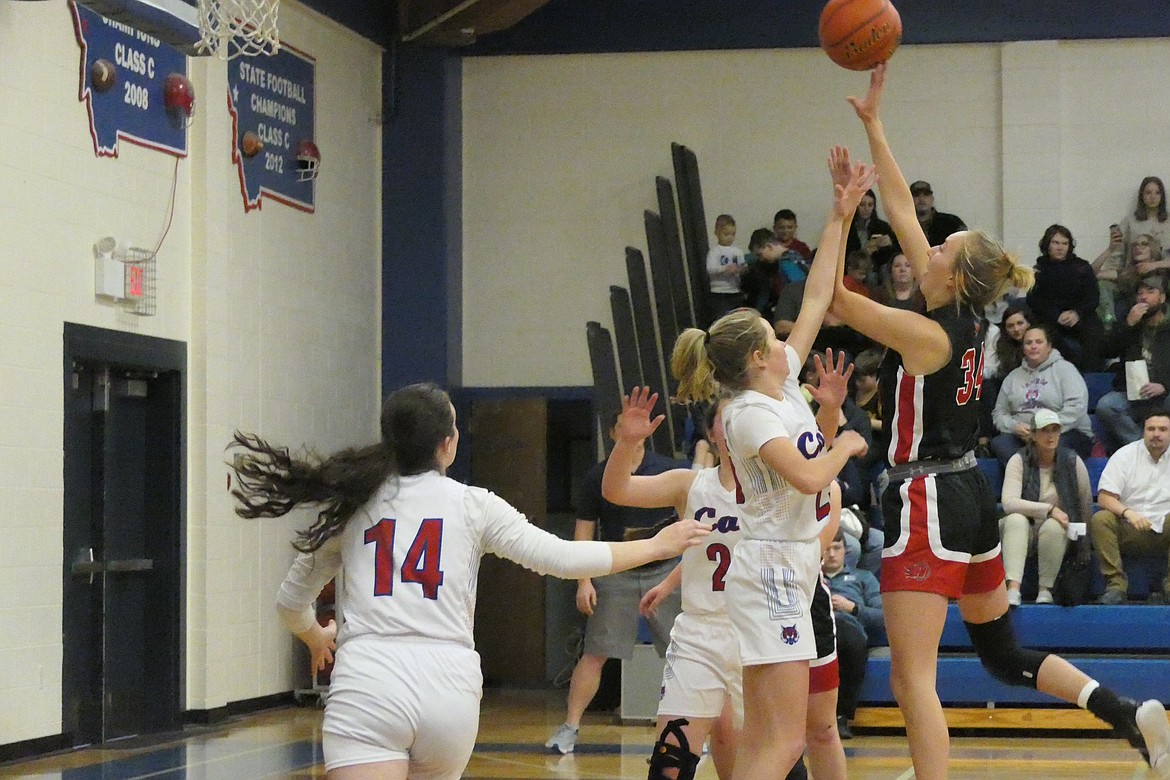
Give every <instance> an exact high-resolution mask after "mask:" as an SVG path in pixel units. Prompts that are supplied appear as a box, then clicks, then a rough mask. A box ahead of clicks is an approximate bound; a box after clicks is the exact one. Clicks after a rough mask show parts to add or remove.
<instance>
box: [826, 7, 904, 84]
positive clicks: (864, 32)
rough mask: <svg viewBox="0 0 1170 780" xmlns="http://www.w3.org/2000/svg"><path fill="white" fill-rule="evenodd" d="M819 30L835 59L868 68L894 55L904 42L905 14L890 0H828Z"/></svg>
mask: <svg viewBox="0 0 1170 780" xmlns="http://www.w3.org/2000/svg"><path fill="white" fill-rule="evenodd" d="M818 32H819V33H820V38H821V48H822V49H824V50H825V54H828V55H829V59H831V60H832V61H833V62H835V63H837V64H838V65H840V66H841V67H842V68H848V69H849V70H869V69H870V68H873V67H876V66H877V65H880V64H881V63H883V62H885V61H886V60H888V59H889V58H890V57H891V56H893V54H894V50H895V49H897V48H898V44H899V43H901V42H902V17H900V16H899V15H898V9H896V8H894V5H893V3H891V2H890V0H829V2H828V3H827V4H826V5H825V9H824V10H823V11H821V23H820V27H819V30H818Z"/></svg>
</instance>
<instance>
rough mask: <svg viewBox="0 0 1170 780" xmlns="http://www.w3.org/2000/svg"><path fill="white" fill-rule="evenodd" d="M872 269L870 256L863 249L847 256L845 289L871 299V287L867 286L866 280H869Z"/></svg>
mask: <svg viewBox="0 0 1170 780" xmlns="http://www.w3.org/2000/svg"><path fill="white" fill-rule="evenodd" d="M872 268H873V264H872V263H871V262H870V260H869V255H867V254H866V253H865V252H864V251H863V250H861V249H858V250H855V251H853V252H850V253H849V254H847V255H845V278H844V284H845V288H846V289H847V290H852V291H853V292H855V293H857V294H858V295H864V296H865V297H866V298H869V297H871V296H870V292H869V285H868V284H866V281H865V280H866V279H868V278H869V272H870V269H872Z"/></svg>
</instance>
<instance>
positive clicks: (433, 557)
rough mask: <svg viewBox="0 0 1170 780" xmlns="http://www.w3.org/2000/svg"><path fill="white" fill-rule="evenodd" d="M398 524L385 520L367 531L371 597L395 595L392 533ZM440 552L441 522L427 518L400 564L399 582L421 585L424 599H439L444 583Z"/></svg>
mask: <svg viewBox="0 0 1170 780" xmlns="http://www.w3.org/2000/svg"><path fill="white" fill-rule="evenodd" d="M397 524H398V521H396V520H395V519H393V518H390V517H384V518H382V519H381V520H379V521H378V524H377V525H375V526H373V527H372V528H367V529H366V536H365V541H366V544H372V545H374V595H375V596H393V595H394V532H395V530H396V526H397ZM442 552H443V519H442V518H441V517H428V518H426V519H425V520H423V521H422V523H421V524H420V525H419V527H418V533H416V534H415V535H414V541H413V542H411V543H410V549H408V550H407V551H406V558H405V560H403V561H402V568H401V570H400V571H399V579H400V580H401V581H402V582H416V583H418V584H419V585H421V586H422V592H423V596H424V597H425V598H428V599H437V598H438V597H439V586H440V585H442V584H443V570H442V569H440V568H439V558H440V556H441V555H442Z"/></svg>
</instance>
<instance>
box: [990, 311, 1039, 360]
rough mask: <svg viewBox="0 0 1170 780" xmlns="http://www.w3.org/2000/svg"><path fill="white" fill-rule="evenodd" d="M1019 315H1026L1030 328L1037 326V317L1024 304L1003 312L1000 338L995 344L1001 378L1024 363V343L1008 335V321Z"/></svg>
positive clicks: (1000, 323) (1000, 322)
mask: <svg viewBox="0 0 1170 780" xmlns="http://www.w3.org/2000/svg"><path fill="white" fill-rule="evenodd" d="M1017 314H1022V315H1024V319H1026V320H1027V321H1028V327H1029V328H1031V327H1032V326H1033V325H1035V324H1036V317H1035V315H1033V314H1032V310H1031V309H1029V308H1028V307H1027V306H1025V305H1024V304H1022V303H1013V304H1012V305H1011V306H1008V307H1007V308H1006V309H1004V310H1003V319H1001V320H1000V321H999V338H998V339H996V342H995V359H996V360H997V361H999V371H1000V376H1007V374H1008V372H1009V371H1011V370H1012V369H1015V368H1019V367H1020V363H1023V362H1024V343H1023V341H1016V340H1015V339H1013V338H1012V337H1011V336H1009V335H1008V334H1007V328H1006V327H1005V325H1006V323H1007V321H1008V320H1009V319H1011V318H1012V317H1014V316H1015V315H1017Z"/></svg>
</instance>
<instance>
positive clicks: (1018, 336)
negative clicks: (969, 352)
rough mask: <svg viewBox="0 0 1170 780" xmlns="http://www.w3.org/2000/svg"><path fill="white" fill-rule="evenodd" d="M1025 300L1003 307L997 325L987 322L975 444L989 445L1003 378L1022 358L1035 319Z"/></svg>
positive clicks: (993, 434)
mask: <svg viewBox="0 0 1170 780" xmlns="http://www.w3.org/2000/svg"><path fill="white" fill-rule="evenodd" d="M1035 319H1036V318H1035V317H1034V316H1032V312H1031V310H1030V309H1029V308H1028V306H1027V304H1025V303H1021V302H1019V301H1017V302H1016V303H1011V304H1008V306H1007V308H1006V309H1004V310H1003V314H1002V319H1001V320H1000V323H999V325H996V324H995V323H993V322H989V323H988V325H987V337H986V338H985V339H984V341H983V392H982V393H981V395H980V400H981V401H982V404H981V405H980V407H979V446H980V447H985V448H986V447H989V446H990V445H991V438H992V437H993V436H995V434H996V430H995V422H994V421H993V420H992V410H993V409H995V402H996V399H998V398H999V388H1000V386H1001V385H1002V384H1003V378H1004V377H1005V376H1007V375H1008V374H1010V373H1011V372H1012V371H1014V370H1016V369H1017V368H1019V367H1020V364H1021V363H1023V362H1024V334H1025V333H1027V332H1028V328H1030V327H1032V325H1033V324H1034V322H1035Z"/></svg>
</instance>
